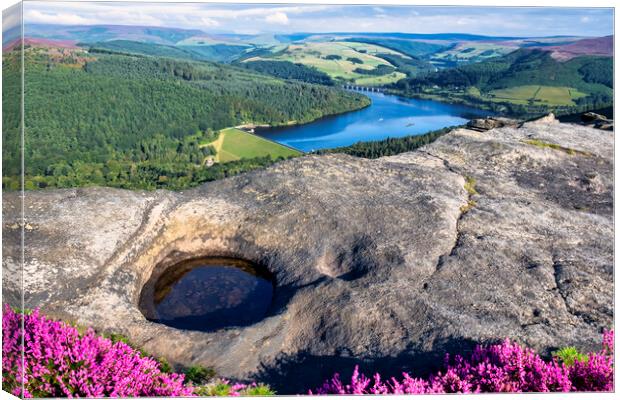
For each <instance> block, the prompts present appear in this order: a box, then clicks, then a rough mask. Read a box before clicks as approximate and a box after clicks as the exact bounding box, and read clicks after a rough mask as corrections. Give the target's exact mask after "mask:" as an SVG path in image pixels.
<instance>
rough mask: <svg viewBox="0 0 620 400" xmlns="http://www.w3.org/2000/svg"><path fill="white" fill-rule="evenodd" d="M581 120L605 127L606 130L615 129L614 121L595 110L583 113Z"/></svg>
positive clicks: (596, 126)
mask: <svg viewBox="0 0 620 400" xmlns="http://www.w3.org/2000/svg"><path fill="white" fill-rule="evenodd" d="M581 121H582V122H583V123H584V124H586V125H592V126H593V127H595V128H598V129H603V130H606V131H613V130H614V121H613V120H612V119H608V118H607V117H605V116H604V115H601V114H597V113H594V112H586V113H583V114H582V115H581Z"/></svg>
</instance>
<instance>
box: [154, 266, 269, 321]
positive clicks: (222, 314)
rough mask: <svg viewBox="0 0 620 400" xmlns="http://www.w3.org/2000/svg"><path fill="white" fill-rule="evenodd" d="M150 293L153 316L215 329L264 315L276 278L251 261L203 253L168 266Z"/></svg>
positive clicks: (157, 319) (156, 318)
mask: <svg viewBox="0 0 620 400" xmlns="http://www.w3.org/2000/svg"><path fill="white" fill-rule="evenodd" d="M152 293H153V297H152V299H151V301H152V302H153V303H152V304H153V307H154V312H155V318H152V320H153V321H156V322H159V323H162V324H165V325H168V326H171V327H174V328H178V329H190V330H200V331H214V330H217V329H220V328H224V327H233V326H245V325H249V324H252V323H255V322H257V321H259V320H261V319H262V318H263V317H264V316H265V314H266V312H267V310H268V308H269V306H270V304H271V299H272V296H273V283H272V281H271V279H270V277H269V276H268V275H267V274H266V273H265V272H262V271H260V269H259V268H257V267H256V266H254V265H253V264H251V263H249V262H247V261H244V260H238V259H232V258H205V259H199V260H191V261H188V262H186V263H183V264H178V265H176V266H174V267H172V268H170V269H168V270H167V271H166V272H164V274H162V276H160V277H159V279H158V280H157V282H156V283H155V287H154V291H153V292H152Z"/></svg>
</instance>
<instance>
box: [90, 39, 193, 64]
mask: <svg viewBox="0 0 620 400" xmlns="http://www.w3.org/2000/svg"><path fill="white" fill-rule="evenodd" d="M79 45H80V46H81V47H85V48H88V49H89V51H90V52H93V53H104V52H107V51H109V52H113V53H125V54H142V55H147V56H156V57H170V58H179V59H185V60H203V59H205V58H204V57H202V56H201V55H200V54H199V53H196V52H193V51H190V50H186V49H183V48H179V47H175V46H170V45H164V44H156V43H145V42H136V41H132V40H110V41H108V42H96V43H91V44H89V43H79Z"/></svg>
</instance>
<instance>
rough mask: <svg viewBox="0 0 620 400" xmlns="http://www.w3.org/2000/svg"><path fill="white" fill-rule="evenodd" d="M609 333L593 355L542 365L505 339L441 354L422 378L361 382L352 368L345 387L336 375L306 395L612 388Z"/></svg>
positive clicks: (376, 377)
mask: <svg viewBox="0 0 620 400" xmlns="http://www.w3.org/2000/svg"><path fill="white" fill-rule="evenodd" d="M613 336H614V333H613V331H606V332H604V334H603V348H602V350H601V351H600V352H598V353H590V354H588V355H587V356H586V357H580V356H579V353H578V352H577V351H576V350H575V352H574V353H573V352H572V350H568V351H565V352H563V353H562V354H563V355H565V356H567V357H571V356H574V358H567V360H570V362H564V361H562V360H561V358H560V357H554V358H553V359H551V360H548V361H545V360H543V359H542V358H541V357H540V356H539V355H538V354H536V353H535V352H534V351H533V350H531V349H528V348H525V347H522V346H520V345H519V344H517V343H515V342H511V341H510V340H508V339H507V340H505V341H504V342H503V343H501V344H496V345H491V346H477V347H476V348H475V350H474V352H473V353H472V354H471V356H470V357H468V358H464V357H462V356H458V355H457V356H455V357H451V356H450V355H448V354H447V355H446V358H445V365H444V368H443V369H442V370H441V371H439V372H438V373H437V374H434V375H431V376H430V377H429V378H428V379H421V378H413V377H411V376H410V375H409V374H407V373H403V377H402V378H401V379H397V378H389V379H387V380H383V379H382V378H381V376H380V375H379V374H375V375H374V376H373V378H372V379H371V378H367V377H366V376H364V374H362V373H360V371H359V368H358V367H356V368H355V370H354V372H353V375H352V377H351V383H348V384H345V383H343V382H342V381H341V380H340V376H339V374H335V375H334V377H333V378H332V379H330V380H328V381H326V382H325V383H324V384H323V386H321V387H319V388H317V389H316V390H315V391H314V392H310V393H311V394H313V393H314V394H423V393H481V392H487V393H488V392H568V391H612V390H613V356H614V345H613Z"/></svg>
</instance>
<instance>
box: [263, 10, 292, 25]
mask: <svg viewBox="0 0 620 400" xmlns="http://www.w3.org/2000/svg"><path fill="white" fill-rule="evenodd" d="M265 22H267V23H269V24H278V25H288V24H289V20H288V16H287V15H286V14H285V13H283V12H277V13H274V14H269V15H267V16H266V17H265Z"/></svg>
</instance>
